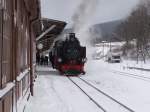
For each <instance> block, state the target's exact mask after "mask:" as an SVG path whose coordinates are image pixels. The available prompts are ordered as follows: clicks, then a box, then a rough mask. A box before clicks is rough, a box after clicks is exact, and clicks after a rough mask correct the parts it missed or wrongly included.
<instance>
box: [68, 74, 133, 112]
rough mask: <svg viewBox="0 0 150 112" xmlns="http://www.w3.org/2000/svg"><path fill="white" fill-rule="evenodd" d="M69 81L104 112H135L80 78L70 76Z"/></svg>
mask: <svg viewBox="0 0 150 112" xmlns="http://www.w3.org/2000/svg"><path fill="white" fill-rule="evenodd" d="M68 79H69V80H70V81H71V82H72V83H73V84H74V85H75V86H76V87H78V88H79V89H80V90H81V91H82V92H83V93H84V94H85V95H86V96H87V97H88V98H89V99H90V100H91V101H92V102H93V103H94V104H95V105H96V106H97V107H98V108H100V109H101V110H102V111H103V112H135V111H133V110H132V109H130V108H129V107H127V106H126V105H124V104H122V103H121V102H119V101H117V100H116V99H115V98H113V97H111V96H109V95H108V94H106V93H105V92H103V91H102V90H100V89H98V88H97V87H95V86H94V85H92V84H90V83H89V82H88V81H86V80H84V79H82V78H80V77H69V76H68Z"/></svg>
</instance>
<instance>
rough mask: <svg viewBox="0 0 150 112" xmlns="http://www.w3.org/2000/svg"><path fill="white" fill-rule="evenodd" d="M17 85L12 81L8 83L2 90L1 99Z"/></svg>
mask: <svg viewBox="0 0 150 112" xmlns="http://www.w3.org/2000/svg"><path fill="white" fill-rule="evenodd" d="M14 86H15V84H14V83H12V82H10V83H8V84H7V85H6V87H5V88H4V89H1V90H0V99H1V98H2V97H3V96H4V95H6V94H7V93H8V92H9V91H10V90H11V89H13V87H14Z"/></svg>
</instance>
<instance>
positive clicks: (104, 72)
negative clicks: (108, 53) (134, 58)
mask: <svg viewBox="0 0 150 112" xmlns="http://www.w3.org/2000/svg"><path fill="white" fill-rule="evenodd" d="M85 71H86V74H85V75H82V76H80V77H81V78H83V79H85V80H86V81H88V82H89V83H90V84H92V85H94V86H95V87H97V88H98V89H100V90H101V91H103V92H105V93H106V94H108V95H109V96H111V97H112V98H114V99H115V100H117V101H119V102H121V103H122V104H124V105H125V106H127V107H129V108H130V109H132V110H133V111H135V112H149V110H150V79H149V78H150V76H149V72H142V71H140V72H139V71H136V70H129V69H124V68H123V65H122V63H116V64H115V63H113V64H109V63H107V62H104V61H103V60H94V61H88V63H87V65H86V70H85ZM117 71H120V72H117ZM37 73H38V77H37V79H36V82H35V92H34V93H35V95H34V97H31V99H30V101H29V103H28V105H27V106H26V109H25V112H103V111H102V110H101V109H99V108H98V107H97V106H96V105H95V104H94V103H93V102H92V101H91V99H89V98H88V97H87V96H86V95H85V94H84V93H83V92H82V91H81V90H80V89H79V88H78V87H76V86H75V85H74V84H73V83H71V81H70V80H68V78H67V77H65V76H61V75H60V74H59V72H57V71H55V70H53V69H52V68H51V67H37ZM125 73H126V74H125ZM131 75H135V76H131ZM144 77H145V78H144ZM146 77H147V78H146ZM72 78H73V79H75V78H76V77H72ZM75 80H77V79H75ZM76 82H77V83H79V84H80V85H82V86H81V87H83V88H86V89H85V91H86V92H87V91H88V92H87V93H88V94H89V95H90V96H92V98H94V99H95V100H96V101H97V102H98V103H99V105H101V106H102V107H103V108H105V110H106V111H108V112H126V110H119V108H120V107H119V106H118V110H117V108H116V107H117V106H116V107H115V108H114V107H113V104H112V103H111V102H108V101H106V98H103V97H99V95H98V94H97V93H96V91H93V90H92V89H89V88H88V87H85V86H84V84H82V83H81V82H79V81H76Z"/></svg>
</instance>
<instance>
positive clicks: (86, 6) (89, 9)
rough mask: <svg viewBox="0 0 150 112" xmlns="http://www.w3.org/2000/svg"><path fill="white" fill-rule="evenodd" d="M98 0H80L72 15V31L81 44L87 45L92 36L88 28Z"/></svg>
mask: <svg viewBox="0 0 150 112" xmlns="http://www.w3.org/2000/svg"><path fill="white" fill-rule="evenodd" d="M98 1H99V0H81V3H80V5H79V6H78V8H77V10H76V12H75V13H74V15H73V16H72V21H73V31H74V32H75V33H76V34H77V37H78V38H79V39H80V41H81V44H84V45H86V46H88V45H89V44H90V40H91V38H92V35H91V33H90V32H89V28H90V27H91V25H92V21H91V20H92V18H93V16H94V14H95V12H96V9H97V6H98Z"/></svg>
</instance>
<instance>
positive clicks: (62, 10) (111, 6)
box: [41, 0, 139, 26]
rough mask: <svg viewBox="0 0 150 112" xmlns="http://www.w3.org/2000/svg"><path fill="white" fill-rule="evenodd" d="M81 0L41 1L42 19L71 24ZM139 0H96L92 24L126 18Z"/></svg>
mask: <svg viewBox="0 0 150 112" xmlns="http://www.w3.org/2000/svg"><path fill="white" fill-rule="evenodd" d="M81 1H82V0H41V8H42V9H41V11H42V17H45V18H50V19H56V20H61V21H66V22H67V23H68V26H71V24H72V16H73V15H74V13H75V12H76V10H77V8H78V6H79V4H80V3H81ZM138 3H139V0H98V4H97V6H96V8H95V10H93V12H92V14H91V16H92V18H91V22H92V24H98V23H103V22H107V21H113V20H119V19H122V18H125V17H127V16H128V15H129V14H130V12H131V11H132V10H133V9H134V8H135V6H137V4H138Z"/></svg>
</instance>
